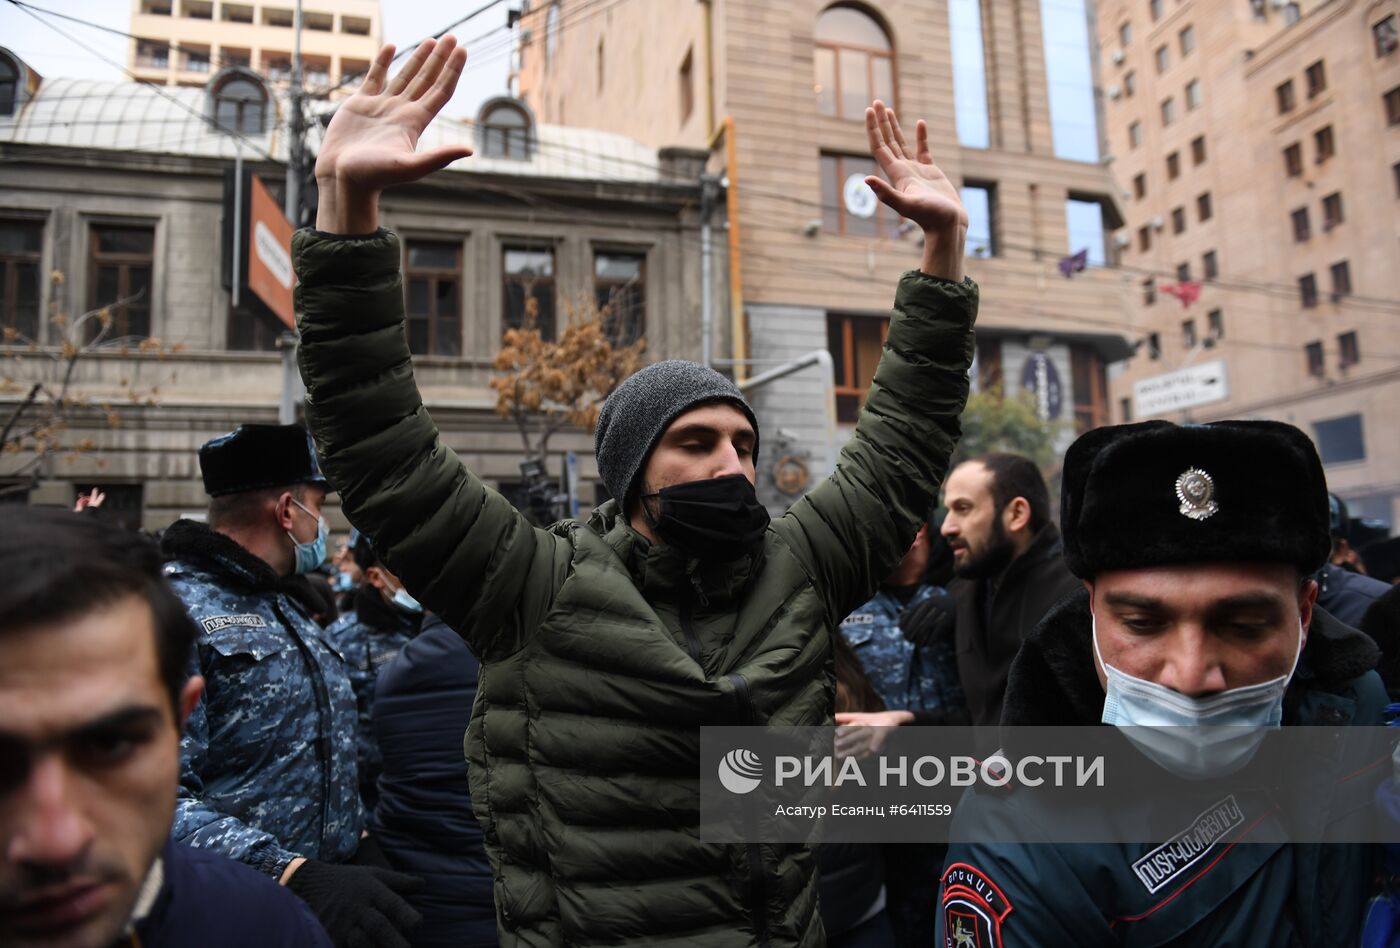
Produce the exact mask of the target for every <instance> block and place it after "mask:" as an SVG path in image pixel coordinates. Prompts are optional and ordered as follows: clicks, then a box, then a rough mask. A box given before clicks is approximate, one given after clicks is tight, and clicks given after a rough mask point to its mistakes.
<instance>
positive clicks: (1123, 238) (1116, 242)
mask: <svg viewBox="0 0 1400 948" xmlns="http://www.w3.org/2000/svg"><path fill="white" fill-rule="evenodd" d="M1132 242H1133V238H1131V237H1129V236H1128V235H1127V234H1114V235H1113V246H1115V247H1117V248H1118V249H1119V250H1122V249H1123V248H1125V247H1128V246H1130V245H1131V244H1132Z"/></svg>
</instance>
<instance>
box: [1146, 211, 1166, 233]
mask: <svg viewBox="0 0 1400 948" xmlns="http://www.w3.org/2000/svg"><path fill="white" fill-rule="evenodd" d="M1147 223H1148V225H1149V226H1150V227H1151V228H1152V229H1153V230H1161V229H1162V228H1163V227H1166V226H1167V222H1166V221H1164V220H1162V215H1160V214H1158V215H1157V216H1156V217H1154V218H1152V220H1150V221H1148V222H1147Z"/></svg>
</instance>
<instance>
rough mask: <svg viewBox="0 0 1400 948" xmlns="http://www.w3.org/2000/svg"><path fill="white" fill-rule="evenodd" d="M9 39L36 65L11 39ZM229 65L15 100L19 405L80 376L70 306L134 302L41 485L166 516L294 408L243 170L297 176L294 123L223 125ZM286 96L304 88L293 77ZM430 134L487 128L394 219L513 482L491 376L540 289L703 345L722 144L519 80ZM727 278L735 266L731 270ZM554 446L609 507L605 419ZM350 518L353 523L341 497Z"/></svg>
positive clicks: (3, 255)
mask: <svg viewBox="0 0 1400 948" xmlns="http://www.w3.org/2000/svg"><path fill="white" fill-rule="evenodd" d="M0 60H2V61H4V62H7V63H10V64H14V65H15V68H16V69H17V70H18V71H19V72H21V73H23V74H25V75H28V72H27V68H26V67H25V66H24V64H23V63H22V62H20V61H19V60H18V59H17V58H16V57H14V56H12V55H10V54H8V53H6V52H5V51H3V50H0ZM240 75H243V74H240ZM244 78H245V79H247V80H248V81H250V82H251V81H256V79H257V77H256V76H252V75H251V74H247V75H244ZM219 80H220V77H218V76H216V77H214V78H213V79H211V81H210V83H209V85H208V86H206V87H205V88H199V89H196V88H175V89H168V90H154V89H152V88H150V87H149V86H144V85H141V84H136V83H95V82H88V81H76V80H62V79H46V80H43V81H38V82H37V83H36V85H35V88H34V89H33V91H31V92H29V93H27V94H26V95H24V96H23V97H22V98H17V103H16V106H15V107H14V108H12V110H11V112H12V114H6V113H5V112H4V111H3V110H0V275H3V280H2V281H0V288H3V292H0V328H2V329H3V330H4V339H3V341H0V368H3V373H2V374H0V425H3V424H4V420H5V419H8V418H10V417H12V415H13V413H14V411H15V409H16V408H17V407H19V406H20V404H21V403H22V402H23V400H24V398H25V395H26V392H27V391H28V390H29V388H30V386H31V385H32V383H33V382H35V381H46V382H48V383H49V385H50V389H51V390H57V388H58V384H59V379H58V378H57V377H56V373H57V375H61V374H62V370H63V356H64V352H63V335H62V333H63V327H62V326H60V325H58V324H55V323H54V322H53V320H52V319H51V318H49V317H50V316H51V315H52V314H53V313H55V312H57V313H61V314H63V315H64V316H65V317H66V319H67V320H72V319H73V318H75V317H76V315H77V314H79V313H83V312H87V311H90V310H96V309H98V308H101V307H104V306H105V307H110V315H111V319H112V329H111V332H110V335H109V337H108V339H109V342H108V343H106V344H104V345H103V346H101V347H100V348H98V349H97V350H96V351H93V352H91V353H87V354H85V355H84V356H83V357H82V358H81V360H79V361H78V363H77V365H76V368H75V375H74V385H73V395H74V398H75V404H74V406H73V408H72V410H71V411H70V412H69V416H70V418H71V429H70V430H69V431H66V432H62V433H61V439H60V440H61V441H62V443H63V444H64V445H65V447H64V449H63V450H61V451H57V452H54V453H53V454H51V455H50V456H49V457H47V458H46V460H45V461H44V462H43V467H42V468H41V477H40V483H39V485H38V488H37V489H36V490H35V491H33V492H32V494H31V495H30V499H31V500H32V501H34V502H42V503H62V504H71V503H72V502H73V500H74V497H75V496H76V493H77V492H78V490H79V489H82V488H86V487H89V486H92V485H98V486H101V487H102V488H103V489H104V490H106V491H107V493H108V497H109V500H108V503H109V504H111V505H113V506H112V508H111V509H112V510H113V511H114V513H113V515H114V516H121V517H122V518H124V519H125V520H127V522H131V523H134V524H139V525H143V526H146V527H151V528H154V527H161V526H165V525H166V524H168V523H170V522H171V521H172V520H173V519H174V518H175V517H177V516H180V515H183V514H189V513H197V512H199V511H202V510H203V508H204V506H205V503H206V499H205V497H204V494H203V490H202V488H201V483H200V477H199V469H198V463H197V459H196V453H195V452H196V449H197V448H198V446H199V445H200V444H201V443H203V442H204V441H205V440H207V439H208V438H210V437H213V436H215V435H217V434H220V433H222V432H226V431H228V430H230V429H232V428H233V427H234V426H235V425H237V424H240V423H243V422H275V421H276V420H277V417H278V405H279V400H280V396H281V393H282V388H283V370H282V360H281V356H280V354H279V353H278V352H277V351H276V346H277V341H278V338H279V336H281V334H282V332H283V330H284V327H283V326H282V325H281V324H280V323H279V322H278V321H277V320H276V319H275V318H274V317H273V316H272V314H271V312H270V311H269V310H268V309H267V308H266V307H264V306H262V305H260V304H259V303H258V301H257V300H256V299H255V298H250V294H247V293H245V294H244V296H243V298H242V300H241V301H240V304H239V305H238V306H234V305H233V303H232V300H231V294H230V291H229V289H228V286H229V285H230V284H229V282H227V281H225V279H224V275H225V274H226V273H227V271H228V266H229V259H228V256H227V254H226V252H225V251H226V247H227V245H228V243H229V240H230V237H228V236H227V235H228V234H231V233H232V227H231V221H230V213H231V207H232V204H231V201H230V200H229V197H228V194H227V192H226V178H227V179H228V180H229V181H231V172H232V168H233V166H234V164H235V161H236V160H237V155H238V153H239V151H240V150H241V152H242V155H243V163H244V167H245V168H246V169H248V170H249V171H251V172H252V174H253V175H255V176H256V177H258V178H259V179H260V180H262V181H263V182H264V184H265V185H266V186H267V187H268V188H269V190H270V191H271V192H272V193H273V194H274V195H277V194H279V193H280V190H281V187H282V182H283V179H284V174H285V164H284V162H285V142H283V141H282V139H281V132H280V131H278V130H277V123H275V122H274V121H272V116H270V115H269V116H268V117H267V121H265V122H264V123H263V124H262V125H261V126H260V127H262V128H263V129H264V130H263V131H261V132H259V133H249V134H245V135H241V136H237V137H235V136H234V135H231V134H229V133H227V131H226V130H225V129H224V128H222V127H220V126H219V125H218V123H216V122H215V121H214V118H213V117H215V116H217V115H219V114H220V113H219V105H220V103H219V101H218V98H219V90H220V89H222V88H223V86H222V85H221V84H220V81H219ZM158 93H159V94H158ZM266 102H267V108H268V109H269V110H276V109H278V108H281V107H282V106H283V104H284V103H283V101H282V100H281V99H280V98H279V97H278V96H277V95H276V94H275V93H274V92H272V91H267V93H266ZM113 119H119V121H113ZM316 127H317V128H319V127H320V124H319V123H317V124H316ZM425 139H426V140H425V142H424V144H425V146H431V145H434V144H441V143H446V142H449V141H467V142H470V143H472V144H473V145H474V147H475V148H476V149H477V152H478V154H477V155H476V156H474V157H472V158H470V159H467V160H465V161H461V162H457V163H456V164H454V165H453V166H452V167H451V168H449V169H447V170H444V171H441V172H438V173H437V174H434V175H432V176H430V177H429V178H428V179H426V180H425V181H423V182H421V183H419V184H417V185H413V186H408V187H404V188H398V189H394V190H391V191H390V192H389V193H387V194H386V195H385V196H384V199H383V203H382V223H383V224H384V226H386V227H389V228H391V229H394V230H396V231H397V232H398V233H399V234H400V236H401V238H402V240H403V244H404V264H405V281H404V282H405V294H406V305H407V311H408V324H407V332H408V336H409V343H410V348H411V350H412V351H413V353H414V368H415V372H416V374H417V378H418V383H419V386H420V388H421V390H422V392H423V397H424V401H425V404H426V405H427V406H428V408H429V410H430V411H431V412H432V414H433V416H434V419H435V420H436V421H437V423H438V425H439V427H440V428H441V429H442V433H443V439H444V441H445V443H446V444H448V445H449V446H450V447H452V448H453V449H455V450H456V451H457V452H458V453H459V454H460V455H461V456H462V457H463V459H464V460H465V461H466V462H467V463H468V464H469V465H470V466H471V467H472V469H473V470H475V471H476V472H477V473H479V474H480V475H481V476H482V477H483V478H485V479H486V481H487V482H488V483H491V484H495V485H497V486H499V487H501V488H502V489H503V490H504V491H506V492H510V491H512V490H514V489H517V488H518V482H519V481H520V478H521V473H520V469H519V462H520V461H521V460H522V459H523V457H524V449H523V446H522V440H521V436H520V433H519V431H518V430H517V429H516V428H515V427H514V425H513V424H511V423H508V422H506V421H504V420H503V419H501V418H500V417H499V416H497V414H496V413H495V410H494V408H495V404H496V397H495V393H494V392H493V391H492V390H491V389H490V387H489V382H490V379H491V378H492V376H493V370H492V363H493V360H494V358H495V355H496V353H497V352H498V351H499V349H500V348H501V340H502V335H503V332H504V330H505V328H506V327H508V326H512V325H518V324H520V322H521V321H522V320H523V318H524V314H525V312H526V311H527V300H528V299H530V298H533V299H534V300H535V306H533V307H530V309H537V311H538V318H539V323H540V326H541V329H542V331H544V332H545V334H546V335H549V334H550V333H551V332H553V331H554V329H555V328H557V327H558V326H561V325H563V323H564V321H565V320H566V319H567V318H569V315H570V313H574V312H579V313H582V312H585V311H587V309H588V307H589V304H590V303H598V302H602V301H604V300H615V301H617V307H616V308H617V312H619V313H621V314H625V316H626V319H625V320H624V321H623V323H624V324H625V335H626V336H627V338H628V339H631V338H634V337H638V336H640V337H642V338H644V339H645V340H646V342H647V351H646V357H647V358H648V359H659V358H691V359H694V358H698V356H699V345H700V337H699V309H700V299H701V295H702V293H701V285H700V276H701V269H700V260H699V256H698V254H697V253H695V251H694V248H695V246H696V244H697V242H698V232H697V226H698V225H697V221H698V208H699V201H700V172H701V167H702V165H703V160H704V155H703V154H699V155H696V154H688V153H686V152H684V151H676V150H671V151H666V152H664V153H663V152H658V151H657V150H656V149H653V148H648V147H646V146H644V145H642V144H640V143H638V142H636V141H633V140H631V139H628V138H625V137H623V136H620V135H616V134H611V133H605V132H595V131H587V130H580V129H570V128H559V127H554V126H549V125H543V124H538V123H536V122H535V120H534V116H533V115H531V114H530V112H529V110H528V109H527V108H525V107H523V106H522V105H521V104H519V103H517V102H513V101H511V100H494V101H492V102H488V103H487V104H486V105H484V106H483V107H482V113H481V114H480V115H479V116H478V118H477V120H476V121H475V122H471V121H464V120H459V119H455V118H451V117H446V116H444V117H440V118H439V119H438V120H437V122H436V123H435V124H434V125H433V126H432V128H431V129H430V130H429V132H428V134H427V135H425ZM314 146H315V142H314V141H313V142H311V147H312V150H313V151H314ZM580 156H583V157H580ZM245 220H246V218H245ZM720 263H721V264H722V261H720ZM53 274H58V276H56V277H55V276H52V275H53ZM723 279H724V273H723V268H722V266H720V267H719V268H718V269H717V270H716V272H715V274H714V280H715V283H716V287H722V281H723ZM130 297H135V299H133V300H132V301H131V302H129V303H128V304H126V305H123V306H113V305H112V304H113V303H115V302H116V301H118V300H122V299H127V298H130ZM347 318H353V314H347ZM25 417H32V415H30V416H25ZM85 442H86V443H87V449H86V450H76V448H77V446H79V445H82V444H83V443H85ZM551 446H552V448H553V449H554V452H555V453H554V454H552V456H551V460H550V468H551V469H550V471H549V474H550V475H552V476H553V475H557V474H558V469H557V467H556V465H557V464H560V463H562V455H563V453H564V452H566V451H573V452H576V453H577V456H578V466H579V475H580V481H581V490H580V492H579V493H580V499H581V501H582V503H583V506H584V507H585V508H587V507H588V506H591V504H592V503H593V502H595V500H596V498H597V496H598V495H597V493H596V490H595V488H596V485H597V483H598V482H597V471H596V467H595V465H594V463H593V458H592V454H591V451H592V437H591V435H589V434H587V433H585V432H581V431H577V430H573V431H567V430H566V431H565V432H562V433H561V434H560V435H558V436H556V437H555V438H554V440H553V441H552V442H551ZM32 456H33V455H32V454H31V453H28V452H22V453H19V454H13V455H10V454H0V491H3V489H4V488H5V487H6V486H15V485H16V484H18V483H21V482H22V479H21V477H20V474H21V473H22V472H23V471H26V470H27V468H26V467H25V465H26V464H27V463H28V461H30V460H31V459H32ZM9 499H10V500H21V499H23V493H20V494H19V495H18V496H16V495H13V494H12V495H9ZM331 519H332V521H333V524H334V525H337V526H343V521H342V520H340V519H339V514H338V511H337V510H336V509H335V507H334V505H332V514H331Z"/></svg>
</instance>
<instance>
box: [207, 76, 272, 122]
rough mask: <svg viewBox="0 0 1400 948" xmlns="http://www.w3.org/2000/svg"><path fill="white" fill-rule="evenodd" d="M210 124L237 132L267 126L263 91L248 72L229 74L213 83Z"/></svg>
mask: <svg viewBox="0 0 1400 948" xmlns="http://www.w3.org/2000/svg"><path fill="white" fill-rule="evenodd" d="M213 97H214V126H215V127H216V128H218V129H219V130H220V131H224V132H230V133H234V134H239V135H260V134H262V133H263V132H264V131H265V130H266V129H267V90H266V89H264V88H263V85H262V83H260V82H258V80H256V79H254V78H253V77H252V76H250V75H246V74H242V73H233V74H232V75H229V76H227V77H225V78H223V79H220V80H218V81H217V82H216V84H215V86H214V93H213Z"/></svg>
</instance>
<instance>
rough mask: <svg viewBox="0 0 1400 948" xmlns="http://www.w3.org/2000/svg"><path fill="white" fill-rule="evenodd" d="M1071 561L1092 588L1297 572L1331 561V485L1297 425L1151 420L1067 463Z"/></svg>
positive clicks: (1087, 439)
mask: <svg viewBox="0 0 1400 948" xmlns="http://www.w3.org/2000/svg"><path fill="white" fill-rule="evenodd" d="M1063 484H1064V486H1063V492H1062V494H1061V500H1060V530H1061V533H1062V534H1063V536H1064V548H1065V562H1066V563H1067V564H1068V566H1069V568H1070V571H1071V572H1073V573H1074V574H1075V575H1076V576H1079V577H1081V578H1084V579H1091V578H1093V577H1094V576H1095V575H1097V574H1098V573H1102V572H1109V571H1112V570H1126V569H1142V568H1146V567H1152V566H1167V565H1172V564H1178V563H1212V562H1215V563H1225V562H1231V563H1270V562H1272V563H1292V564H1294V565H1296V566H1297V567H1298V569H1299V571H1300V572H1302V573H1303V574H1305V575H1306V574H1310V573H1313V572H1315V571H1316V570H1318V569H1320V568H1321V567H1322V564H1323V563H1324V562H1326V560H1327V556H1328V553H1329V552H1330V550H1331V538H1330V536H1329V531H1328V523H1329V517H1328V505H1327V481H1326V478H1325V476H1324V475H1323V472H1322V463H1321V462H1320V461H1319V460H1318V456H1317V449H1316V448H1315V447H1314V446H1313V443H1312V441H1311V440H1309V438H1308V436H1307V435H1305V434H1303V432H1301V431H1299V430H1298V429H1297V428H1295V427H1293V426H1292V425H1286V424H1283V423H1281V422H1276V421H1221V422H1215V423H1214V424H1208V425H1175V424H1172V423H1171V422H1167V421H1146V422H1140V423H1138V424H1132V425H1116V426H1110V427H1104V428H1096V429H1094V430H1093V431H1090V432H1088V433H1086V434H1085V435H1083V436H1082V437H1081V438H1079V440H1077V441H1075V442H1074V444H1072V445H1070V448H1069V451H1068V452H1066V454H1065V465H1064V481H1063Z"/></svg>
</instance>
